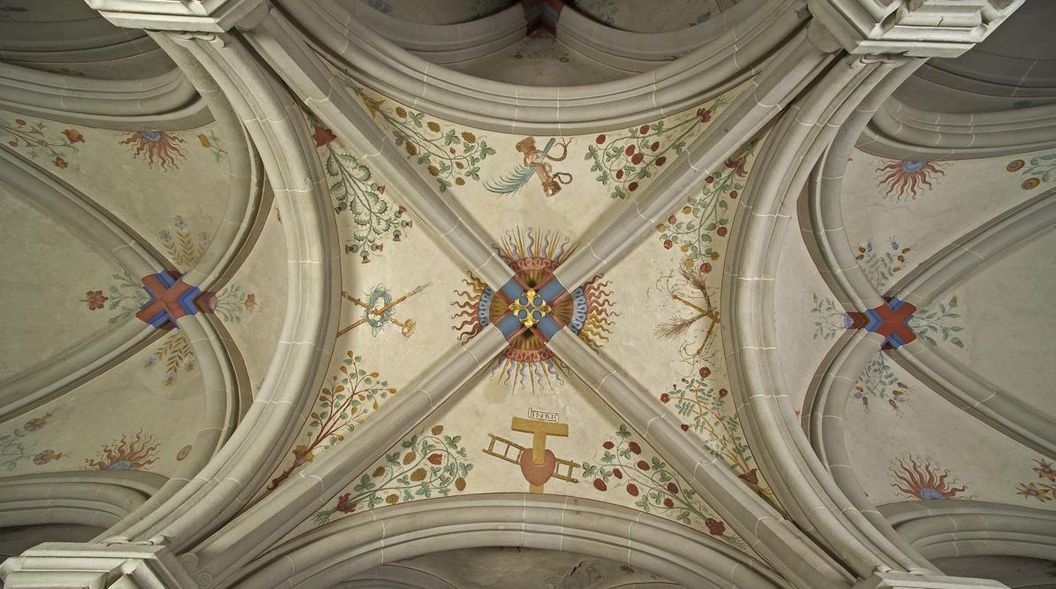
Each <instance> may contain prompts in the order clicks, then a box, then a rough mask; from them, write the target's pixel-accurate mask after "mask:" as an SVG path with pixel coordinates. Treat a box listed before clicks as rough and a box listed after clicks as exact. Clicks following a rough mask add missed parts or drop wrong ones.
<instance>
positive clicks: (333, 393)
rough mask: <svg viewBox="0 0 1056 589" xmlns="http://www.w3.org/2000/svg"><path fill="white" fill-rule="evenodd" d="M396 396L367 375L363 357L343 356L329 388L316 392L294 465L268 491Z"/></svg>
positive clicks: (384, 383)
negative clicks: (317, 394) (316, 395)
mask: <svg viewBox="0 0 1056 589" xmlns="http://www.w3.org/2000/svg"><path fill="white" fill-rule="evenodd" d="M395 394H396V389H395V388H394V387H390V386H389V382H388V381H387V380H384V379H383V378H381V375H380V374H379V373H377V372H367V368H366V367H365V366H364V363H363V357H362V356H358V355H356V354H355V353H353V352H352V351H351V350H349V351H348V352H346V353H345V357H344V358H343V359H342V361H341V366H339V367H338V369H337V374H333V375H331V376H330V386H324V387H322V388H321V389H320V390H319V397H318V398H317V399H316V402H315V405H314V406H313V407H312V412H311V413H310V414H309V416H308V424H307V426H306V427H305V429H303V430H302V436H303V437H302V438H301V440H302V442H301V443H299V444H297V446H295V447H294V448H293V450H292V451H291V452H290V453H291V454H292V455H293V462H291V463H290V464H289V466H287V467H286V468H285V469H283V470H282V472H279V473H278V474H277V475H276V476H275V478H273V479H272V480H271V482H270V483H269V484H268V491H271V490H273V489H275V488H276V487H278V486H279V485H280V484H282V482H283V481H285V480H286V479H287V478H288V477H289V476H290V474H292V473H293V472H294V471H295V470H297V469H298V468H300V467H301V466H303V465H304V464H307V463H309V462H311V461H313V460H315V455H316V454H317V453H319V452H322V451H324V450H327V449H329V448H330V447H332V446H334V445H335V444H338V443H340V442H343V441H344V440H345V436H346V435H348V434H351V433H352V432H353V431H355V429H356V426H357V425H358V424H359V423H360V422H361V421H363V418H364V416H365V415H366V414H367V413H369V412H371V411H376V410H377V409H378V407H380V406H381V403H382V402H383V401H385V399H387V398H389V397H390V396H392V395H395Z"/></svg>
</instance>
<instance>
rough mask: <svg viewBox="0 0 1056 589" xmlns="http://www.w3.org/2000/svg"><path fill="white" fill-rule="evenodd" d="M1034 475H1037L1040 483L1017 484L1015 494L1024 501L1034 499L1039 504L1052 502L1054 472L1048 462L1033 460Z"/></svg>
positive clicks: (1054, 495) (1054, 491)
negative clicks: (1020, 496)
mask: <svg viewBox="0 0 1056 589" xmlns="http://www.w3.org/2000/svg"><path fill="white" fill-rule="evenodd" d="M1034 462H1035V466H1034V473H1035V474H1036V475H1038V478H1039V479H1041V482H1029V483H1019V484H1018V485H1017V487H1016V494H1018V495H1022V496H1023V498H1024V499H1036V500H1038V501H1040V502H1041V503H1045V502H1047V501H1052V500H1053V499H1054V498H1056V484H1054V483H1056V470H1053V466H1052V463H1051V462H1049V461H1048V460H1042V459H1035V460H1034Z"/></svg>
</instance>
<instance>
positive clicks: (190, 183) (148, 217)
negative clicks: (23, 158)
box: [0, 113, 246, 272]
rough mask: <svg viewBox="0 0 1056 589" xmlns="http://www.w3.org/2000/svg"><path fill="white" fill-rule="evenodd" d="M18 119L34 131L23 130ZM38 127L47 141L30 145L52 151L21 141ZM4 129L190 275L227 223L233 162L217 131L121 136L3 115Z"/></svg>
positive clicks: (1, 136) (2, 134)
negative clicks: (225, 218) (18, 123)
mask: <svg viewBox="0 0 1056 589" xmlns="http://www.w3.org/2000/svg"><path fill="white" fill-rule="evenodd" d="M19 120H22V121H25V122H26V123H27V125H23V126H19V125H17V121H19ZM12 123H15V124H14V125H12ZM38 124H39V125H43V126H42V127H40V130H41V133H42V135H40V136H33V135H31V136H28V137H29V141H36V140H39V141H44V142H47V143H48V144H49V146H46V147H32V146H31V144H30V143H27V142H26V141H24V140H21V139H19V137H20V136H26V132H25V128H28V127H35V126H37V125H38ZM0 125H3V126H0V140H4V141H15V142H16V143H18V144H19V145H18V146H17V147H12V149H14V150H15V151H16V152H18V153H20V154H23V155H28V156H29V157H30V158H31V159H33V161H34V162H35V163H36V164H37V165H39V166H41V167H43V168H44V169H46V170H47V171H49V172H51V173H53V174H55V175H56V176H58V177H59V178H61V179H62V180H64V181H66V182H68V183H70V184H71V185H72V186H73V187H74V188H76V189H78V190H80V191H81V192H83V193H85V194H86V195H88V197H89V198H91V199H92V200H94V201H95V202H96V203H98V204H99V205H101V206H102V207H104V208H105V209H106V210H107V211H108V212H110V213H112V214H113V215H115V216H117V218H119V219H121V220H122V221H123V222H124V223H126V224H127V225H128V226H129V227H130V228H131V229H132V232H133V233H134V234H137V235H138V236H140V237H141V238H143V239H144V240H146V241H147V242H148V243H150V244H151V245H152V246H154V248H156V249H157V250H158V251H159V252H161V253H162V254H163V255H164V256H165V257H166V258H167V259H168V260H169V261H171V262H172V263H174V264H175V266H176V268H177V269H179V270H181V271H183V272H186V271H187V270H189V269H190V267H192V266H193V265H194V263H195V262H197V259H198V258H200V257H201V254H200V253H197V250H199V249H202V250H204V247H205V246H206V245H208V244H209V242H210V241H211V239H212V236H213V235H214V233H215V232H216V230H217V227H218V226H219V224H220V220H221V219H222V218H223V216H224V209H225V207H226V205H227V199H228V184H229V178H228V173H229V169H228V158H227V153H226V151H224V146H225V143H224V140H223V138H222V137H220V136H219V132H218V131H217V130H216V127H215V125H209V126H206V127H202V128H199V129H191V130H187V131H173V132H159V131H137V132H119V131H108V130H103V129H90V128H86V127H80V126H76V125H68V124H64V123H59V122H52V121H38V120H37V119H29V118H22V117H21V116H18V115H14V114H9V113H0ZM20 130H21V133H20V135H19V134H16V133H15V131H20ZM203 137H204V140H203V139H202V138H203ZM126 142H127V143H126ZM205 144H208V145H209V147H206V146H205ZM137 150H138V151H140V153H139V154H138V155H137V154H136V152H137ZM152 160H153V161H152ZM239 172H240V173H243V174H244V173H246V172H245V171H239ZM176 225H185V228H184V229H182V230H181V229H178V228H177V227H176ZM181 231H182V232H184V233H186V235H187V237H184V236H182V235H181V234H180V233H181ZM218 245H220V246H223V245H224V244H218Z"/></svg>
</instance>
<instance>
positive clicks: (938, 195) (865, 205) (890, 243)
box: [842, 150, 1056, 292]
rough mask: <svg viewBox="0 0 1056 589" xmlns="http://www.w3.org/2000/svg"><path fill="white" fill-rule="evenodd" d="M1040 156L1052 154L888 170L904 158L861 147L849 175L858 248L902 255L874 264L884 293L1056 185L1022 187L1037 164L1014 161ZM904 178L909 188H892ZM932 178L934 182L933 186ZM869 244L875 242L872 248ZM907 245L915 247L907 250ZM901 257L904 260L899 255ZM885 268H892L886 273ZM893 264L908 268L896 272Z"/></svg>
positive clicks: (849, 206)
mask: <svg viewBox="0 0 1056 589" xmlns="http://www.w3.org/2000/svg"><path fill="white" fill-rule="evenodd" d="M1038 155H1044V153H1043V152H1038V153H1033V154H1025V155H1022V156H1017V157H998V158H987V159H980V160H962V161H947V162H909V164H910V165H911V166H916V165H920V164H927V165H928V166H934V168H935V170H934V171H930V170H929V169H928V168H927V167H924V168H921V169H919V170H917V171H916V172H900V170H898V169H895V170H888V169H884V168H885V167H886V166H894V167H896V168H898V167H899V166H901V162H898V161H896V160H889V159H885V158H878V157H875V156H872V155H870V154H867V153H865V152H862V151H859V150H855V151H853V152H852V155H851V161H850V162H849V163H848V166H847V171H846V175H845V177H846V180H845V184H844V187H843V203H842V204H843V218H844V222H845V225H846V228H847V235H848V238H849V239H850V241H851V244H850V245H851V247H852V248H855V250H856V252H858V253H859V254H863V253H866V252H865V251H863V250H870V251H869V253H870V254H873V255H875V256H887V255H888V254H890V255H892V256H894V257H893V258H892V259H891V260H890V261H889V262H890V263H887V264H884V263H879V264H877V265H876V266H875V268H877V269H876V270H875V271H868V269H867V272H866V275H867V277H869V279H870V282H871V283H872V284H873V285H874V286H875V287H877V288H878V290H880V291H881V292H884V291H886V290H887V289H888V288H890V287H891V286H892V285H893V284H894V283H895V282H897V281H898V279H899V278H900V277H901V276H902V275H904V274H905V273H906V272H909V271H910V270H912V269H913V268H914V267H916V266H917V265H918V264H921V263H923V262H925V261H927V260H928V259H929V258H930V257H931V256H933V255H935V254H936V253H937V252H938V251H939V250H941V249H942V248H944V247H946V246H947V245H948V244H950V243H952V242H953V241H954V240H955V239H957V238H959V237H961V236H962V235H964V234H966V233H968V232H969V231H970V230H972V229H974V228H976V227H978V226H979V225H980V224H981V222H982V221H981V220H989V219H992V218H993V217H995V216H997V215H998V214H1000V213H1001V212H1003V211H1006V210H1008V209H1010V208H1012V207H1013V206H1015V205H1017V204H1019V203H1021V202H1023V201H1024V200H1026V199H1027V198H1030V197H1032V196H1034V195H1036V194H1038V193H1039V192H1040V191H1043V190H1045V189H1046V187H1048V186H1051V181H1049V182H1043V181H1041V180H1040V179H1039V186H1036V187H1034V188H1032V189H1029V190H1024V189H1023V188H1021V185H1022V184H1023V182H1025V181H1026V180H1028V179H1029V178H1030V177H1033V176H1032V175H1030V174H1027V172H1026V170H1027V169H1029V165H1024V166H1023V167H1022V168H1021V169H1019V170H1017V171H1015V172H1009V171H1008V170H1007V167H1008V164H1009V162H1011V161H1016V160H1026V161H1027V162H1029V161H1030V160H1031V158H1033V157H1036V156H1038ZM890 174H896V175H898V178H895V179H892V180H891V181H889V182H888V183H882V182H881V180H880V179H881V178H882V177H886V176H888V175H890ZM903 179H904V180H905V182H906V184H905V187H904V188H901V189H900V188H899V187H898V186H894V187H892V186H893V185H892V182H894V183H900V182H902V180H903ZM914 180H915V181H916V184H915V185H914ZM1053 180H1056V177H1053ZM924 181H927V182H928V183H930V184H931V185H932V186H931V187H930V188H929V187H928V186H927V185H926V184H924ZM889 190H890V191H891V192H890V194H888V191H889ZM914 190H915V191H916V195H914V194H913V191H914ZM937 228H941V230H937ZM869 244H872V248H871V249H870V248H869ZM895 244H897V245H895ZM904 248H910V249H909V251H908V252H902V250H903V249H904ZM874 252H875V253H874ZM899 255H901V256H902V257H903V258H904V261H899V260H897V256H899ZM867 262H868V260H862V259H859V264H862V265H866V263H867ZM885 267H886V268H888V269H889V270H887V271H883V270H881V268H885ZM893 267H898V268H900V269H899V270H897V271H894V270H891V268H893Z"/></svg>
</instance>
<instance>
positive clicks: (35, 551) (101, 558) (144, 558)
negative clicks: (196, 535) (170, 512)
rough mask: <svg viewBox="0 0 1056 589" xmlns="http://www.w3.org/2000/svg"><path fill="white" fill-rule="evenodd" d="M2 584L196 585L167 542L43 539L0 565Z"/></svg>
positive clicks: (57, 587)
mask: <svg viewBox="0 0 1056 589" xmlns="http://www.w3.org/2000/svg"><path fill="white" fill-rule="evenodd" d="M0 580H2V581H3V586H4V587H5V588H6V589H19V588H22V587H25V588H29V587H51V588H53V589H75V588H83V587H98V588H100V589H101V588H104V587H122V588H136V589H139V588H142V589H147V588H149V589H161V588H179V587H196V586H198V584H197V583H195V582H194V580H193V579H192V578H191V576H190V575H189V574H188V573H187V572H186V571H185V570H184V569H183V566H182V565H181V564H180V563H179V561H178V560H177V559H176V557H175V556H174V555H173V554H172V552H170V551H169V549H168V547H166V546H163V545H157V544H139V543H136V544H125V543H122V544H74V543H64V542H47V543H44V544H40V545H38V546H36V547H34V548H30V549H29V550H27V551H25V552H23V553H22V554H20V555H19V556H14V557H11V558H9V559H7V560H6V561H4V563H3V564H2V565H0Z"/></svg>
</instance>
